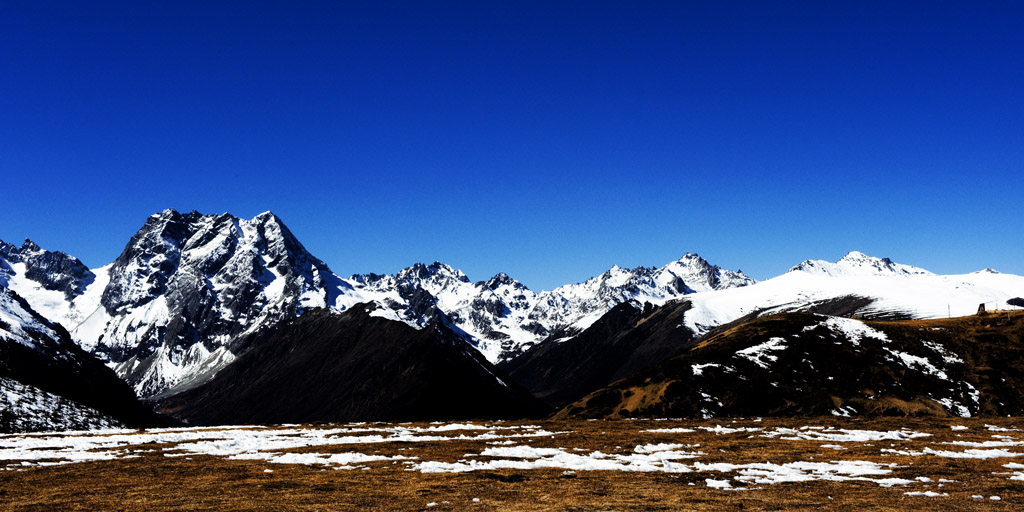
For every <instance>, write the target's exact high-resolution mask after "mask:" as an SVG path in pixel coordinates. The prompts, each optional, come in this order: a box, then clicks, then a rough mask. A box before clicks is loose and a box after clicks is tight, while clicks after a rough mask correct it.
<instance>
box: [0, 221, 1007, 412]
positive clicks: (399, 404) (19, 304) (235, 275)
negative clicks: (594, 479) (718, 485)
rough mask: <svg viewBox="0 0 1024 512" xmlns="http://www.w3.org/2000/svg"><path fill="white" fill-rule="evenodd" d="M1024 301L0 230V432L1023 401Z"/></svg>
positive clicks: (695, 270)
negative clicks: (55, 238)
mask: <svg viewBox="0 0 1024 512" xmlns="http://www.w3.org/2000/svg"><path fill="white" fill-rule="evenodd" d="M1021 297H1024V277H1021V276H1016V275H1009V274H1001V273H999V272H996V271H994V270H991V269H985V270H981V271H978V272H974V273H971V274H963V275H936V274H933V273H931V272H929V271H927V270H924V269H921V268H917V267H913V266H910V265H907V264H902V263H896V262H893V261H890V260H888V259H884V258H876V257H872V256H868V255H864V254H861V253H858V252H851V253H849V254H848V255H846V256H845V257H843V258H842V259H840V260H839V261H837V262H825V261H817V260H808V261H804V262H802V263H798V264H796V265H795V266H794V267H793V268H792V269H791V270H790V271H788V272H786V273H785V274H783V275H781V276H778V277H776V278H773V279H769V280H766V281H763V282H756V281H755V280H753V279H751V278H750V277H748V276H746V275H744V274H743V273H742V272H741V271H738V270H737V271H733V270H727V269H723V268H720V267H718V266H715V265H713V264H711V263H709V262H707V261H705V260H704V259H703V258H701V257H699V256H697V255H696V254H689V253H688V254H685V255H684V256H682V257H681V258H680V259H679V260H677V261H673V262H670V263H667V264H666V265H664V266H662V267H659V268H646V267H639V268H634V269H626V268H620V267H618V266H613V267H611V268H610V269H609V270H608V271H607V272H605V273H603V274H601V275H599V276H595V277H593V278H591V279H589V280H587V281H585V282H582V283H577V284H569V285H565V286H561V287H558V288H555V289H554V290H550V291H539V292H538V291H533V290H530V289H529V288H527V287H526V286H524V285H523V284H522V283H520V282H518V281H516V280H515V279H514V278H513V277H511V276H508V275H506V274H497V275H495V276H493V277H491V278H489V279H487V280H484V281H477V282H473V281H471V280H470V279H469V278H468V277H467V276H466V275H465V274H463V273H462V272H461V271H459V270H457V269H454V268H452V267H450V266H448V265H445V264H443V263H438V262H435V263H431V264H415V265H413V266H411V267H409V268H406V269H404V270H402V271H400V272H398V273H396V274H393V275H378V274H365V275H353V276H348V277H341V276H339V275H337V274H335V273H334V272H333V271H332V270H331V268H330V267H329V266H328V265H327V263H325V262H324V261H322V260H320V259H318V258H317V257H315V256H314V255H312V254H310V253H309V252H308V251H307V250H306V249H305V248H304V247H303V245H302V244H301V242H300V241H299V240H298V239H297V238H296V237H295V236H294V235H293V234H292V233H291V232H290V231H289V229H288V228H287V227H286V226H285V224H284V222H283V221H282V220H281V219H280V218H278V217H277V216H276V215H274V214H272V213H270V212H266V213H263V214H260V215H258V216H256V217H255V218H253V219H241V218H238V217H235V216H232V215H229V214H221V215H204V214H201V213H198V212H189V213H180V212H177V211H174V210H165V211H163V212H160V213H157V214H154V215H152V216H150V217H149V218H148V219H146V220H145V222H144V223H143V225H142V227H141V228H140V229H139V231H138V232H137V233H135V235H134V236H132V237H131V239H130V240H129V241H128V242H127V244H126V245H125V247H124V250H123V251H122V252H121V254H120V256H118V258H117V259H116V260H115V261H113V262H111V263H110V264H108V265H105V266H102V267H99V268H88V267H87V266H85V265H84V264H82V263H81V262H80V261H79V260H78V259H76V258H74V257H73V256H71V255H68V254H65V253H63V252H60V251H52V250H47V249H43V248H41V247H39V246H38V245H36V244H35V243H33V242H32V241H30V240H26V241H25V242H24V243H22V244H21V245H20V246H18V245H13V244H9V243H4V242H0V429H2V430H3V431H7V432H22V431H38V430H68V429H93V428H114V427H118V428H120V427H146V426H149V427H170V426H176V425H224V424H272V423H300V422H301V423H308V422H354V421H434V420H470V419H488V420H497V419H506V420H513V419H523V418H543V417H548V416H551V415H554V416H553V417H554V418H560V419H571V418H608V419H616V418H634V417H645V418H657V417H686V418H716V417H730V416H733V417H734V416H787V417H795V416H830V415H835V416H864V415H867V416H891V415H897V416H935V417H945V416H959V417H968V416H979V415H981V416H1006V415H1019V414H1021V412H1022V408H1024V382H1022V379H1024V371H1022V370H1024V359H1022V357H1021V354H1022V351H1021V349H1022V348H1024V346H1022V343H1024V340H1022V339H1021V333H1022V332H1024V311H1022V310H1021V309H1020V306H1024V299H1022V298H1021ZM980 304H984V305H985V306H986V308H987V309H988V310H989V311H990V312H989V313H988V314H986V315H983V316H976V315H974V313H976V312H977V310H978V307H979V305H980ZM951 317H952V318H951ZM154 411H155V412H154Z"/></svg>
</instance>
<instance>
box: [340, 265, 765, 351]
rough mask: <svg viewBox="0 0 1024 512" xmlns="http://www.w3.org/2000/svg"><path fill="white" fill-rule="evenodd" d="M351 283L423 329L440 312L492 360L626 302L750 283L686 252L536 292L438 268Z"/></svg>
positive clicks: (498, 278)
mask: <svg viewBox="0 0 1024 512" xmlns="http://www.w3.org/2000/svg"><path fill="white" fill-rule="evenodd" d="M351 282H353V283H354V284H355V286H356V288H357V290H358V291H359V292H360V293H362V294H363V295H364V296H366V297H369V298H373V299H374V300H376V301H378V302H379V303H381V304H383V305H384V306H386V307H388V308H390V309H392V310H394V311H397V312H398V313H399V315H400V317H401V318H403V319H405V320H406V321H410V322H413V323H420V324H422V323H424V322H429V321H435V320H437V319H438V318H441V316H442V314H443V316H444V317H447V319H448V320H450V322H451V323H452V324H453V325H454V326H455V327H457V328H459V329H461V330H462V331H463V332H465V333H466V334H467V335H468V336H469V338H470V342H471V343H473V344H474V345H476V347H477V349H478V350H480V352H481V353H483V354H484V356H485V357H487V359H488V360H490V361H491V362H497V361H500V360H503V359H506V358H508V357H510V356H513V355H515V354H517V353H519V352H521V351H522V350H524V349H526V348H528V347H530V346H532V345H534V344H536V343H539V342H541V341H543V340H544V339H545V338H547V337H548V336H550V335H551V334H553V333H555V332H556V331H558V330H560V329H566V328H572V329H575V330H582V329H583V328H586V327H588V326H589V325H590V324H592V323H593V322H594V321H596V320H597V319H598V318H600V317H601V316H602V315H604V314H605V313H607V312H608V311H609V310H610V309H611V308H613V307H615V306H616V305H618V304H621V303H623V302H629V301H637V302H640V303H643V302H651V303H654V304H662V303H664V302H666V301H669V300H673V299H677V298H680V297H682V296H683V295H686V294H690V293H694V292H695V291H710V290H721V289H726V288H734V287H739V286H747V285H750V284H753V283H754V282H755V281H754V280H753V279H751V278H750V277H748V276H746V275H744V274H743V273H742V272H738V271H731V270H724V269H722V268H720V267H717V266H712V265H711V264H709V263H708V262H707V261H706V260H704V259H703V258H701V257H699V256H697V255H696V254H686V255H684V256H683V257H682V258H680V259H679V260H678V261H674V262H671V263H669V264H667V265H665V266H664V267H661V268H646V267H637V268H635V269H623V268H621V267H619V266H613V267H612V268H611V269H609V270H608V271H607V272H605V273H603V274H601V275H599V276H597V277H593V278H591V279H588V280H587V281H584V282H582V283H578V284H571V285H565V286H560V287H558V288H556V289H554V290H551V291H543V292H540V293H535V292H533V291H531V290H530V289H529V288H527V287H526V286H525V285H523V284H522V283H520V282H519V281H516V280H515V279H512V278H511V277H509V276H508V275H507V274H504V273H499V274H497V275H495V276H494V277H492V278H490V279H489V280H487V281H479V282H476V283H474V282H471V281H470V280H469V278H467V277H466V275H465V274H463V273H462V272H461V271H459V270H456V269H454V268H452V267H450V266H448V265H444V264H442V263H437V262H435V263H433V264H431V265H423V264H417V265H414V266H412V267H409V268H406V269H404V270H402V271H400V272H399V273H398V274H396V275H383V276H381V275H376V274H366V275H356V276H352V278H351Z"/></svg>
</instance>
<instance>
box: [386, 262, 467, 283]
mask: <svg viewBox="0 0 1024 512" xmlns="http://www.w3.org/2000/svg"><path fill="white" fill-rule="evenodd" d="M397 278H398V279H399V280H433V281H441V280H446V279H451V280H455V281H458V282H461V283H468V282H470V281H469V278H468V277H466V274H464V273H462V271H461V270H458V269H456V268H453V267H451V266H450V265H446V264H444V263H441V262H438V261H435V262H433V263H431V264H429V265H425V264H423V263H415V264H413V265H412V266H411V267H408V268H404V269H402V270H400V271H399V272H398V275H397Z"/></svg>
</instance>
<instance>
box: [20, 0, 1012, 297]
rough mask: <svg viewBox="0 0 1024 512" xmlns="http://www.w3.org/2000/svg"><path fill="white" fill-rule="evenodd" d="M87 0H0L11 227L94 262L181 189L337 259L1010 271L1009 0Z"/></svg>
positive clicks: (345, 267)
mask: <svg viewBox="0 0 1024 512" xmlns="http://www.w3.org/2000/svg"><path fill="white" fill-rule="evenodd" d="M85 4H86V3H85V2H65V3H61V2H28V1H25V2H22V1H13V2H5V3H4V4H3V6H2V7H0V69H2V70H3V72H2V74H3V76H2V78H0V112H2V114H0V183H2V184H3V187H2V190H3V198H2V200H0V239H3V240H5V241H11V242H19V241H20V240H21V239H23V238H25V237H30V238H32V239H34V240H36V241H37V242H38V243H40V245H42V246H43V247H45V248H48V249H52V250H63V251H65V252H68V253H70V254H73V255H76V256H78V257H79V258H81V259H82V260H83V261H84V262H85V263H86V264H88V265H90V266H99V265H102V264H105V263H108V262H110V261H112V260H113V259H114V258H116V257H117V254H118V253H119V252H120V250H121V249H122V248H123V247H124V244H125V243H127V241H128V239H129V238H130V237H131V235H132V234H133V233H134V232H135V231H136V230H137V229H138V228H139V227H140V226H141V225H142V223H143V222H144V221H145V219H146V217H147V216H148V215H150V214H152V213H154V212H157V211H160V210H163V209H165V208H175V209H178V210H182V211H188V210H193V209H195V210H199V211H201V212H204V213H222V212H230V213H233V214H235V215H238V216H241V217H246V218H251V217H253V216H254V215H256V214H258V213H260V212H262V211H265V210H271V211H273V212H275V213H277V214H278V215H279V216H281V217H282V218H283V219H284V221H285V223H286V224H288V226H289V227H290V228H291V230H292V231H293V232H294V233H295V234H296V235H297V236H298V237H299V239H300V240H301V241H302V242H303V243H304V244H305V245H306V247H307V248H308V249H309V250H310V251H311V252H313V253H314V254H315V255H317V256H318V257H320V258H321V259H323V260H325V261H326V262H327V263H328V264H329V265H330V266H331V268H332V269H333V270H335V272H337V273H339V274H342V275H349V274H352V273H363V272H377V273H383V272H394V271H396V270H398V269H400V268H402V267H405V266H408V265H410V264H412V263H414V262H417V261H423V262H430V261H434V260H440V261H442V262H446V263H449V264H451V265H453V266H455V267H458V268H461V269H463V270H464V271H465V272H466V273H467V274H468V275H469V277H470V278H472V279H475V280H480V279H486V278H488V277H489V276H491V275H493V274H494V273H496V272H499V271H504V272H507V273H509V274H510V275H512V276H513V277H516V278H518V279H520V280H521V281H523V282H524V283H526V284H527V285H528V286H530V287H531V288H534V289H538V290H539V289H550V288H552V287H554V286H557V285H560V284H564V283H569V282H578V281H581V280H583V279H586V278H588V277H590V276H593V275H596V274H599V273H600V272H602V271H604V270H606V269H607V268H608V267H610V266H611V265H613V264H618V265H620V266H625V267H633V266H637V265H645V266H660V265H663V264H664V263H667V262H668V261H671V260H674V259H676V258H678V257H679V256H681V255H682V254H683V253H685V252H696V253H699V254H701V255H702V256H704V257H705V258H707V259H708V260H709V261H711V262H712V263H714V264H718V265H721V266H723V267H726V268H732V269H737V268H740V269H742V270H744V271H745V272H747V273H748V274H750V275H751V276H753V277H755V278H758V279H764V278H769V277H773V276H775V275H778V274H780V273H782V272H784V271H785V270H787V269H788V268H789V267H791V266H792V265H795V264H797V263H799V262H800V261H801V260H804V259H808V258H814V259H828V260H835V259H838V258H839V257H841V256H842V255H843V254H845V253H846V252H847V251H850V250H860V251H863V252H865V253H868V254H871V255H875V256H888V257H891V258H893V259H894V260H897V261H900V262H903V263H908V264H913V265H918V266H922V267H925V268H927V269H929V270H932V271H935V272H939V273H962V272H970V271H974V270H978V269H980V268H984V267H994V268H996V269H999V270H1001V271H1003V272H1011V273H1016V274H1024V258H1022V252H1024V251H1022V249H1024V227H1021V226H1022V225H1024V223H1022V222H1021V221H1020V216H1021V212H1022V204H1024V202H1022V195H1024V194H1022V193H1024V124H1022V119H1024V94H1022V91H1024V66H1021V65H1020V56H1021V55H1024V31H1022V30H1020V27H1022V26H1024V4H1021V3H1020V2H1009V1H1007V2H984V3H976V2H956V3H954V2H942V1H939V2H935V1H928V2H894V3H890V2H818V1H813V2H728V1H726V2H719V1H715V2H674V3H667V2H666V3H662V2H650V3H645V4H644V6H642V7H629V8H626V7H616V6H614V4H608V5H600V4H597V3H593V2H569V3H558V2H554V3H552V2H536V3H533V2H509V3H498V2H465V3H454V2H410V3H384V4H377V3H369V2H358V3H350V4H346V3H343V2H330V3H325V4H324V5H323V6H305V7H294V6H290V5H289V6H286V5H284V4H285V3H283V2H282V3H266V4H261V3H253V2H121V3H117V2H102V1H100V2H89V3H88V4H89V5H85ZM368 4H374V6H373V7H370V6H368ZM424 5H429V6H427V7H425V6H424ZM470 5H472V6H473V7H467V6H470Z"/></svg>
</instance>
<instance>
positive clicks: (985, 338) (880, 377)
mask: <svg viewBox="0 0 1024 512" xmlns="http://www.w3.org/2000/svg"><path fill="white" fill-rule="evenodd" d="M1022 413H1024V314H1021V312H1017V314H1016V315H1015V316H1014V315H1012V314H1010V315H1007V314H1005V313H1003V314H990V315H988V316H980V317H979V316H975V317H963V318H954V319H943V320H921V321H899V322H861V321H858V320H853V319H848V318H840V317H828V316H823V315H816V314H806V313H787V314H779V315H772V316H768V317H764V318H759V319H755V320H752V321H749V322H745V323H742V324H740V325H736V326H733V327H732V328H729V329H726V330H723V331H720V332H718V333H716V334H713V335H711V336H709V337H707V338H706V339H703V340H702V341H701V342H700V343H699V344H697V345H695V346H693V347H692V348H690V349H688V350H685V351H684V352H682V353H681V354H679V355H677V356H675V357H673V358H671V359H668V360H666V361H664V362H662V363H660V364H658V365H655V366H653V367H651V368H649V369H647V370H643V371H640V372H638V373H636V374H634V375H632V376H630V377H628V378H626V379H623V380H620V381H618V382H615V383H614V384H612V385H610V386H608V387H606V388H604V389H601V390H598V391H595V392H593V393H591V394H589V395H588V396H586V397H585V398H583V399H581V400H579V401H577V402H575V403H573V404H571V405H569V406H567V407H565V408H564V409H562V410H561V411H559V413H557V414H556V417H590V418H600V417H603V418H620V417H701V416H703V417H710V416H727V415H728V416H795V415H810V416H816V415H828V414H835V415H861V414H863V415H933V416H951V415H957V416H965V415H1019V414H1022Z"/></svg>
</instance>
